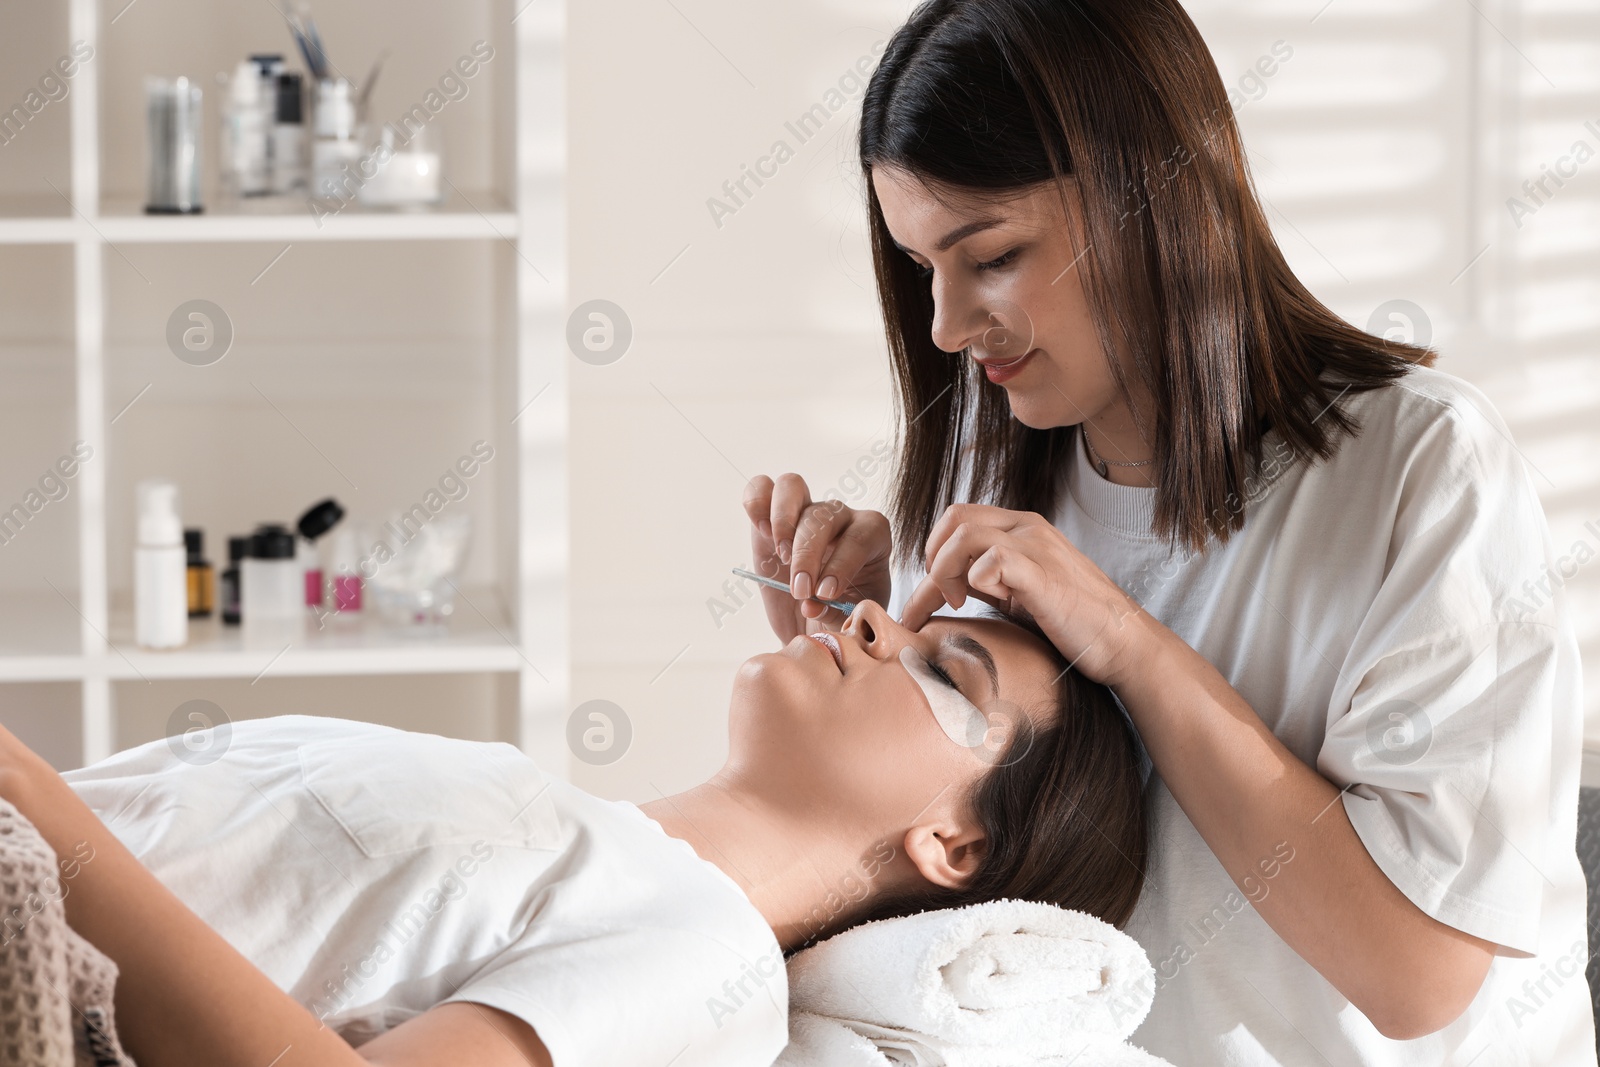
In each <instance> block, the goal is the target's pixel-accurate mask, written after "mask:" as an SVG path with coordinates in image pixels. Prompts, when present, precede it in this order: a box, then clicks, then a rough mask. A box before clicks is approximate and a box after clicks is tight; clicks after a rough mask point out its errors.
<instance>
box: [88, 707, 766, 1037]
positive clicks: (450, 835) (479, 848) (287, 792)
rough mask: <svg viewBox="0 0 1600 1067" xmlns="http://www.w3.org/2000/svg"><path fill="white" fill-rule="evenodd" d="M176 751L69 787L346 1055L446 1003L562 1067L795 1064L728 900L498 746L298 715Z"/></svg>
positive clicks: (154, 747) (753, 947)
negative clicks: (500, 1023)
mask: <svg viewBox="0 0 1600 1067" xmlns="http://www.w3.org/2000/svg"><path fill="white" fill-rule="evenodd" d="M225 729H226V730H231V736H230V737H227V738H226V739H224V738H223V737H222V732H223V730H225ZM188 745H189V747H188V748H186V747H185V739H184V738H176V739H169V740H162V741H155V742H151V743H150V744H147V745H142V746H140V747H138V748H134V749H130V750H129V751H126V752H122V753H119V754H117V755H115V756H112V757H111V758H110V759H107V760H104V761H102V762H100V763H97V764H95V765H94V766H91V767H87V768H84V769H81V770H75V771H68V772H67V773H66V774H65V775H64V777H65V778H66V780H67V781H68V782H69V783H70V784H71V785H72V787H73V789H74V790H75V791H76V792H77V794H78V795H79V796H80V797H82V798H83V800H84V801H85V802H87V803H88V804H89V806H90V807H91V808H93V809H94V810H95V812H96V813H97V814H98V815H99V816H100V818H101V819H102V820H103V821H105V822H106V823H107V824H108V825H109V826H110V828H111V830H112V831H113V832H114V833H115V834H116V835H117V837H118V838H119V839H120V840H121V841H122V842H123V843H124V844H126V845H127V846H128V847H129V849H130V850H132V852H133V853H134V855H136V856H138V857H139V859H140V860H141V861H142V862H143V863H144V864H145V865H146V866H147V867H149V868H150V869H151V870H153V871H154V872H155V874H156V876H157V877H159V878H160V879H161V881H162V882H163V883H165V884H166V885H167V887H168V888H170V889H172V891H173V892H174V893H176V894H177V895H178V897H179V898H180V899H181V900H183V902H184V903H185V904H187V905H188V906H189V907H190V908H192V909H193V910H194V911H195V912H197V913H198V914H199V915H200V917H201V918H202V919H204V920H205V921H206V922H207V923H208V924H210V925H211V926H212V927H213V928H214V929H216V930H217V931H218V932H219V933H220V934H221V935H222V936H223V937H224V938H225V939H227V941H228V942H229V943H230V944H232V945H233V946H234V947H235V948H237V949H238V950H239V951H240V952H241V953H243V954H244V956H245V957H246V958H248V959H249V960H251V961H252V962H253V963H255V964H256V966H258V967H259V968H260V969H261V970H262V971H264V972H265V973H266V974H267V975H268V977H270V978H271V979H272V980H273V982H275V983H276V984H277V985H278V986H279V987H280V988H282V989H283V990H285V991H286V992H288V993H289V994H290V995H291V996H293V997H294V998H295V999H296V1000H298V1001H299V1002H300V1003H302V1004H304V1005H305V1006H306V1007H307V1008H308V1009H310V1010H311V1012H312V1014H314V1015H316V1016H318V1017H319V1018H322V1019H323V1020H324V1021H325V1022H326V1023H327V1024H328V1026H329V1027H330V1028H332V1029H334V1030H336V1031H338V1032H339V1033H341V1034H342V1035H344V1036H345V1037H346V1038H347V1039H348V1040H350V1041H351V1042H352V1043H353V1044H360V1043H362V1042H364V1041H365V1040H367V1039H369V1038H370V1037H372V1036H373V1035H375V1034H378V1033H381V1032H383V1031H385V1030H388V1029H391V1028H393V1027H395V1026H397V1025H399V1024H400V1023H402V1022H405V1021H406V1020H407V1019H409V1018H411V1017H412V1016H414V1015H417V1014H419V1013H420V1012H423V1011H426V1010H427V1009H429V1008H431V1007H433V1006H435V1005H437V1004H439V1003H442V1002H444V1001H451V1000H463V1001H474V1002H477V1003H480V1004H487V1005H490V1006H492V1007H495V1008H499V1009H501V1010H503V1011H506V1012H509V1013H510V1014H512V1015H514V1016H517V1017H519V1018H521V1019H524V1020H526V1021H527V1022H528V1023H529V1024H530V1025H532V1026H533V1028H534V1030H535V1031H537V1032H538V1034H539V1037H540V1038H541V1039H542V1040H543V1041H544V1043H545V1045H546V1047H547V1048H548V1049H549V1050H550V1053H551V1056H552V1057H553V1059H554V1062H555V1064H556V1067H599V1065H606V1067H611V1065H616V1067H639V1065H641V1064H657V1065H660V1067H665V1065H666V1064H668V1063H672V1064H674V1065H675V1067H691V1065H699V1064H706V1065H712V1064H715V1065H718V1067H751V1065H757V1064H769V1063H771V1062H772V1061H773V1060H774V1059H775V1058H776V1057H777V1055H778V1052H779V1051H780V1050H781V1049H782V1048H783V1046H784V1044H785V1043H786V1041H787V1040H788V986H787V979H786V975H785V972H784V967H783V954H782V952H781V951H780V949H779V947H778V943H777V941H776V939H775V938H774V937H773V934H772V931H771V929H770V928H769V927H768V926H767V924H766V922H765V921H764V920H763V919H762V917H761V913H760V912H758V911H757V910H756V909H755V907H754V906H753V905H752V904H751V903H750V901H749V899H748V898H747V897H746V896H745V895H744V893H743V891H741V890H740V889H739V887H738V886H737V885H736V884H735V883H734V882H733V881H732V880H731V879H729V878H728V877H727V876H726V875H725V874H723V872H722V871H721V870H720V869H719V868H717V867H716V866H714V865H713V864H711V863H709V862H706V861H705V860H702V859H700V858H699V856H697V855H696V854H695V852H694V850H693V849H692V848H691V847H690V846H689V845H688V843H686V842H684V841H682V840H679V839H678V838H674V837H670V836H668V835H667V834H666V833H665V832H664V831H663V830H662V829H661V826H660V825H659V824H658V823H656V822H655V821H654V820H653V819H650V818H648V817H647V816H645V815H644V813H643V812H641V811H640V810H639V809H638V808H637V807H635V806H634V805H632V804H628V803H624V802H620V801H605V800H600V799H598V798H596V797H593V796H590V795H588V794H587V793H584V792H582V791H581V790H579V789H577V788H575V787H573V786H571V785H568V784H567V783H565V782H562V781H559V780H556V779H554V778H551V777H549V776H547V775H545V774H543V773H541V772H540V771H539V769H538V768H537V767H536V766H535V765H534V764H533V762H532V761H531V760H529V759H528V757H527V756H525V755H524V754H523V753H522V752H520V751H519V750H518V749H517V748H516V747H515V746H513V745H508V744H503V743H483V742H472V741H460V740H455V739H452V738H445V737H437V736H435V735H432V734H421V733H410V732H406V731H402V730H395V729H391V728H389V727H386V726H376V725H372V724H369V723H360V722H350V721H346V720H343V719H329V718H320V717H314V716H306V715H285V716H280V717H276V718H269V719H255V720H248V721H243V722H236V723H232V724H231V725H230V726H227V727H218V728H216V729H215V730H211V731H204V732H201V733H198V734H196V735H193V736H191V737H190V738H189V739H188ZM179 751H183V752H185V753H186V754H187V755H188V756H189V757H190V759H195V758H203V755H208V754H211V753H214V752H217V751H222V755H221V758H219V759H216V760H215V761H214V762H210V763H197V762H189V761H188V760H185V759H180V758H179V756H178V755H177V752H179Z"/></svg>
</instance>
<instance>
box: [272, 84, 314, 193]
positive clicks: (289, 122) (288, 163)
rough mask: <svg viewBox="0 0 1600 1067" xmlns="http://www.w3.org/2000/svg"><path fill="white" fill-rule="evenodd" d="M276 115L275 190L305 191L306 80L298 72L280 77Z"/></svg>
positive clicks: (273, 135) (273, 143)
mask: <svg viewBox="0 0 1600 1067" xmlns="http://www.w3.org/2000/svg"><path fill="white" fill-rule="evenodd" d="M276 112H277V113H276V116H275V121H274V122H273V124H272V181H271V185H272V191H273V192H274V193H298V192H304V191H305V187H306V127H305V88H304V80H303V79H302V78H301V76H300V75H298V74H280V75H278V79H277V94H276Z"/></svg>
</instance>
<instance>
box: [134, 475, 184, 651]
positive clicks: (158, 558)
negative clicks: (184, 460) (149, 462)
mask: <svg viewBox="0 0 1600 1067" xmlns="http://www.w3.org/2000/svg"><path fill="white" fill-rule="evenodd" d="M136 492H137V495H138V505H139V521H138V546H137V547H136V548H135V549H134V550H133V629H134V640H135V641H137V642H138V643H139V644H141V645H143V646H144V647H145V648H179V647H181V646H182V645H183V644H184V643H186V642H187V641H188V640H189V605H188V599H189V598H188V591H187V587H188V579H187V575H186V574H185V571H186V569H187V559H186V557H185V554H184V550H183V523H182V522H181V521H179V519H178V487H177V486H176V485H174V484H173V483H171V482H167V481H147V482H141V483H139V486H138V489H137V490H136Z"/></svg>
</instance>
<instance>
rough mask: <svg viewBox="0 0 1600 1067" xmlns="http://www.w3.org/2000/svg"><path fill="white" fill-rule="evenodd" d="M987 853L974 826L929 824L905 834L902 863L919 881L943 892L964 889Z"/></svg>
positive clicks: (979, 833) (913, 828) (986, 841)
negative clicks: (923, 880) (904, 851)
mask: <svg viewBox="0 0 1600 1067" xmlns="http://www.w3.org/2000/svg"><path fill="white" fill-rule="evenodd" d="M988 849H989V839H988V838H986V837H984V836H983V830H981V829H980V828H979V827H977V826H970V825H963V824H960V823H944V822H929V823H923V824H922V825H920V826H913V827H912V828H911V829H909V830H907V831H906V839H905V850H906V859H908V860H910V861H911V865H912V866H913V867H915V868H916V869H917V873H918V874H920V875H922V877H923V878H925V879H927V880H928V881H930V882H932V883H933V884H934V885H937V886H943V887H945V888H946V889H959V888H961V887H962V886H963V885H966V883H967V881H968V879H970V878H971V877H972V875H973V873H974V872H975V871H977V869H978V865H979V864H980V863H982V862H983V857H984V856H985V855H986V854H987V853H988Z"/></svg>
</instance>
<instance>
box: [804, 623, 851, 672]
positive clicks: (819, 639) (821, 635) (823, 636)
mask: <svg viewBox="0 0 1600 1067" xmlns="http://www.w3.org/2000/svg"><path fill="white" fill-rule="evenodd" d="M806 636H807V637H809V638H811V639H812V640H813V641H815V642H816V643H817V644H819V645H821V646H822V647H823V648H825V649H827V650H828V655H830V656H832V657H833V662H834V665H835V666H837V667H838V668H839V673H840V674H843V673H844V649H842V648H840V647H839V639H838V638H837V637H835V636H833V635H832V634H831V633H828V632H827V631H825V630H824V631H820V632H818V633H814V634H806Z"/></svg>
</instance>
